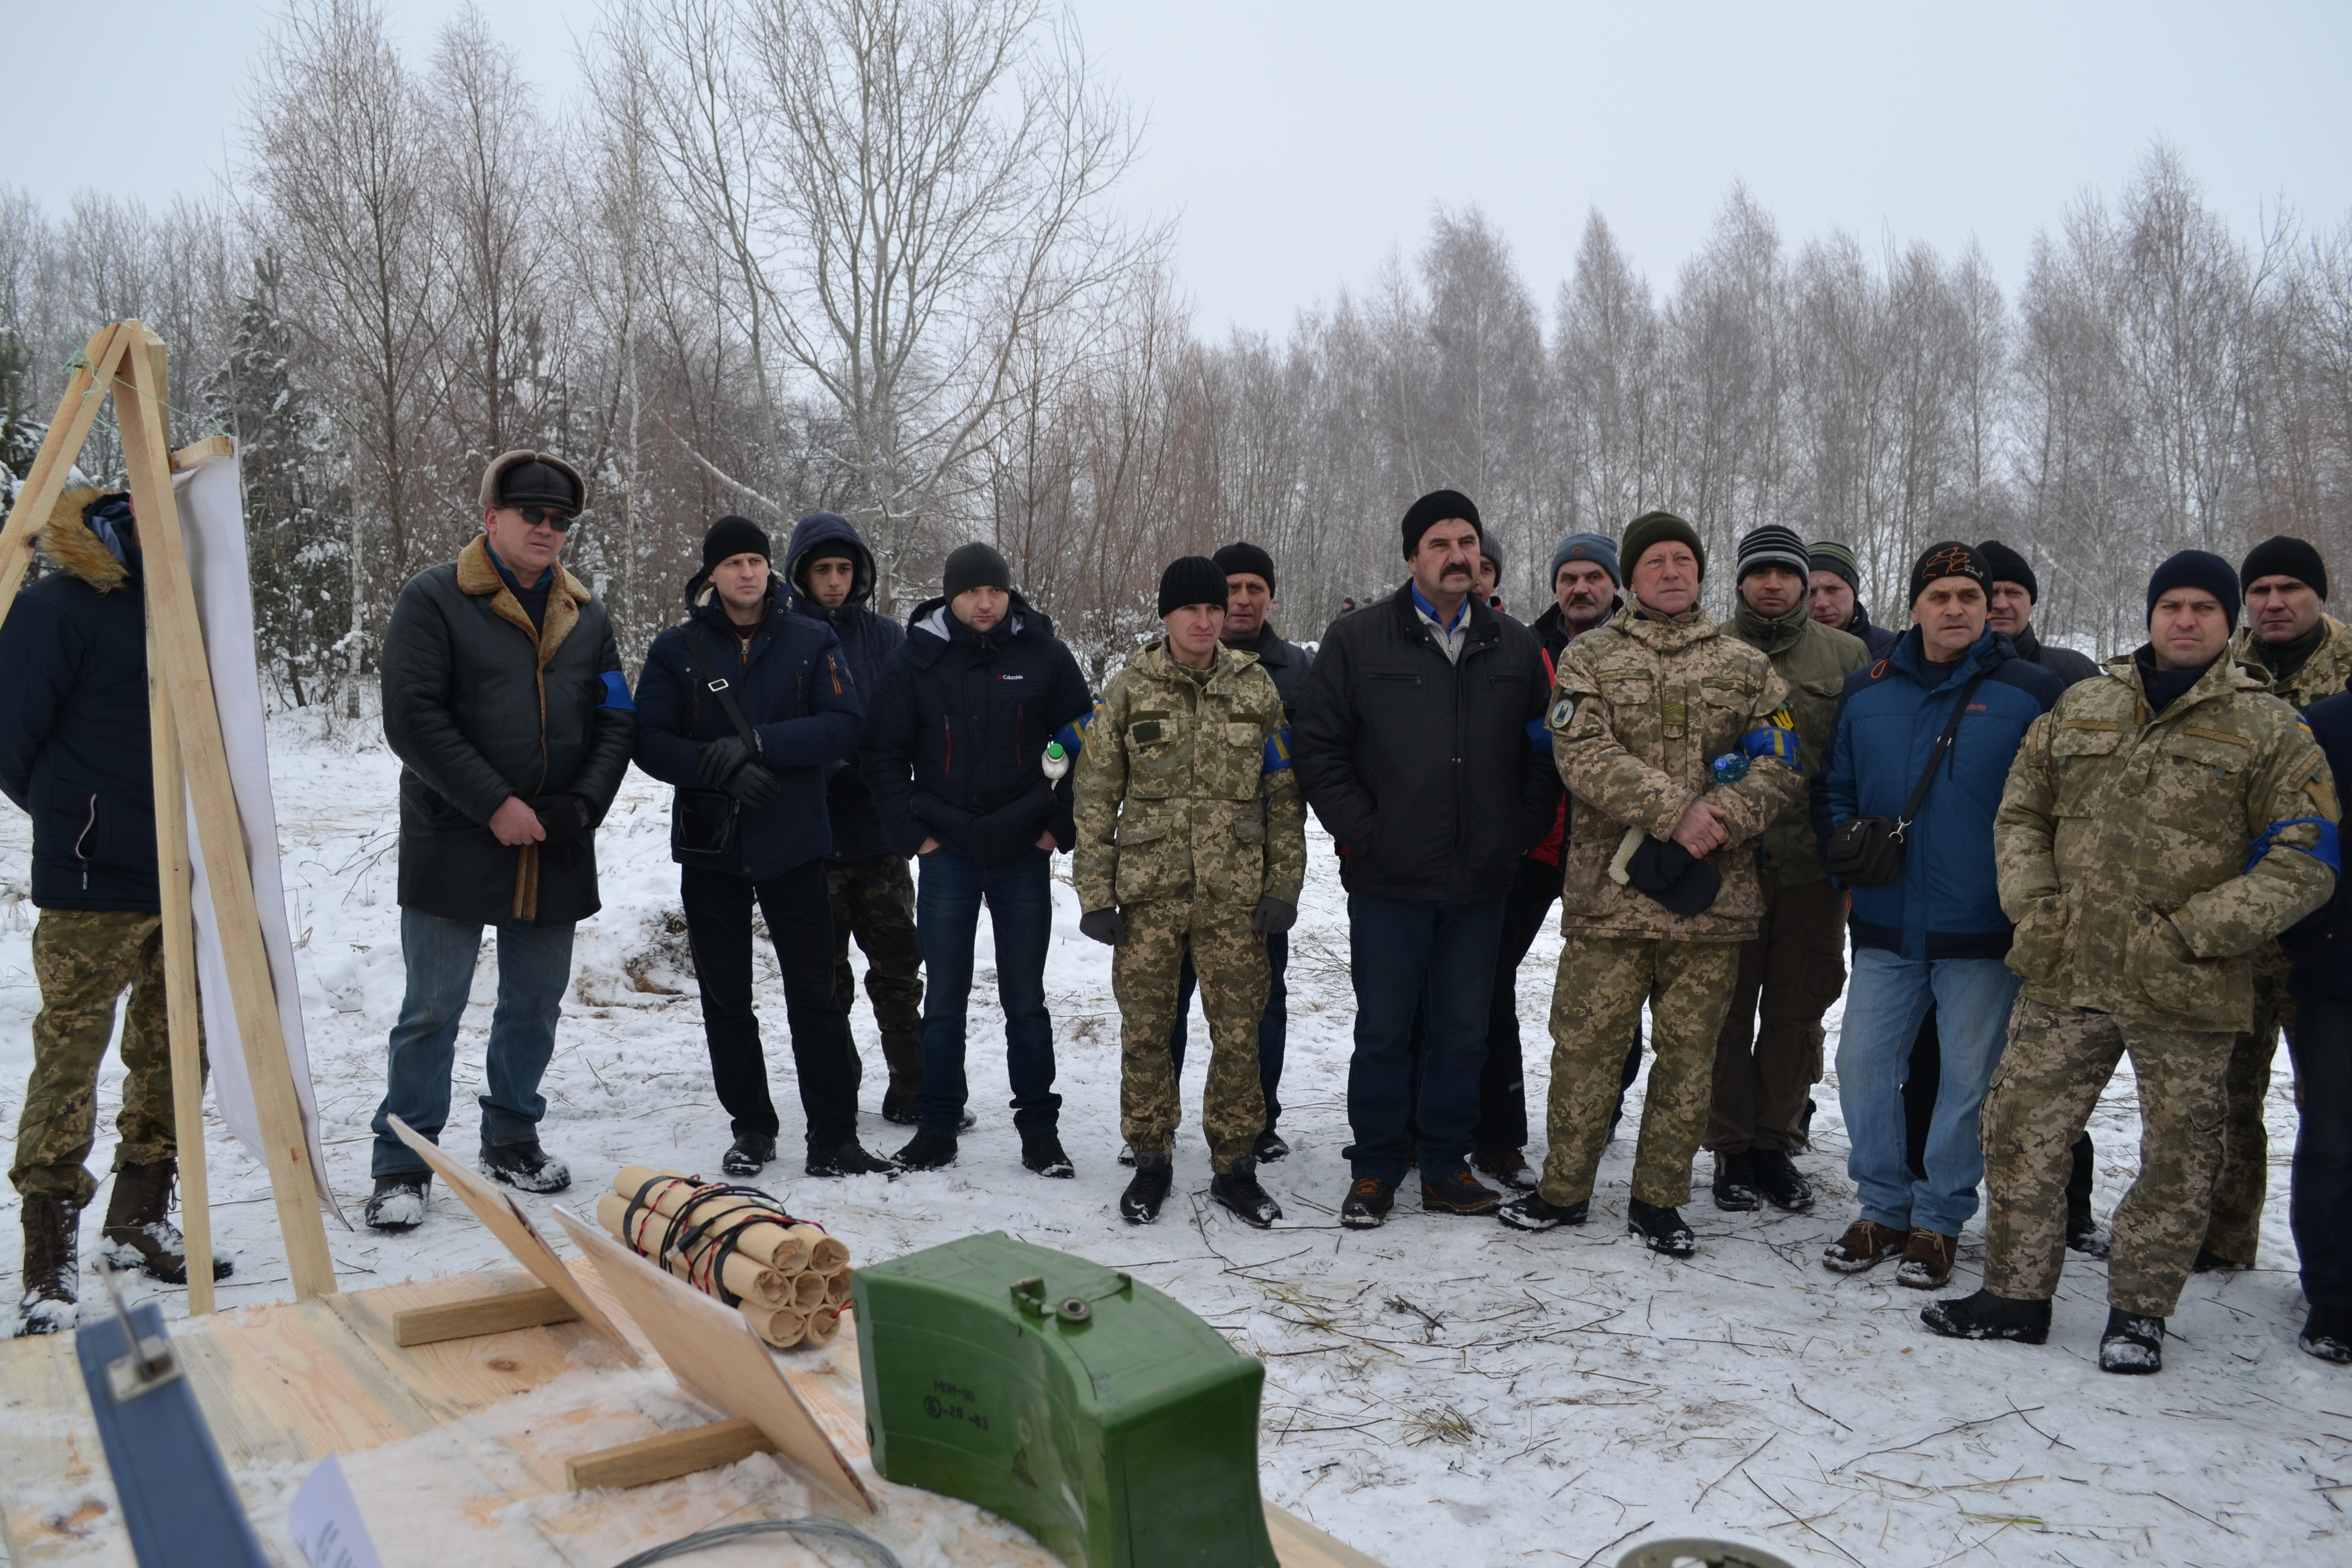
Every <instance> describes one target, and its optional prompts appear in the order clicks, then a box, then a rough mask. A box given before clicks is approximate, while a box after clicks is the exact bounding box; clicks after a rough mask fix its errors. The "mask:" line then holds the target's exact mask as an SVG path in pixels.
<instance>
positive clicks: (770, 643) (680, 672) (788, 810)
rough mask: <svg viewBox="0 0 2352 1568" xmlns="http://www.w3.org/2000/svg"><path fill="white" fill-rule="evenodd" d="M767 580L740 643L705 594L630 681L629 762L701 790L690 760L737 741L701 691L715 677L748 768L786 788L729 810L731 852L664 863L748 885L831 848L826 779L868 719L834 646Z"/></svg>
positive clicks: (824, 629)
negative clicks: (738, 727)
mask: <svg viewBox="0 0 2352 1568" xmlns="http://www.w3.org/2000/svg"><path fill="white" fill-rule="evenodd" d="M770 582H771V584H773V582H774V580H773V579H770ZM689 664H690V665H691V667H692V668H691V669H690V670H689V668H688V666H689ZM713 679H723V680H725V681H726V682H727V683H728V688H727V690H728V695H729V696H730V697H732V698H734V699H735V706H736V707H737V708H738V709H739V710H741V712H742V714H743V721H744V722H745V723H747V724H749V725H751V733H752V735H753V736H754V737H755V738H756V739H757V740H758V742H759V756H758V759H757V762H756V763H755V765H757V766H761V767H765V768H766V769H768V771H769V772H771V773H774V774H775V775H776V779H777V782H778V783H780V784H782V785H783V789H782V793H780V794H779V795H777V796H776V798H775V799H773V800H772V801H770V802H769V803H768V804H767V805H763V806H761V807H759V808H757V809H756V810H755V809H752V808H751V807H748V806H746V807H740V808H739V809H738V812H737V816H736V832H735V848H734V850H733V851H732V852H731V853H730V854H727V855H724V856H719V855H698V854H692V853H688V852H685V851H681V850H678V849H677V848H675V847H673V848H672V850H671V852H670V858H671V859H673V860H676V861H677V863H678V864H680V865H682V866H696V867H699V868H702V869H704V870H708V871H729V872H732V873H733V874H734V875H736V876H738V877H744V878H748V879H751V881H754V882H764V881H766V880H767V879H769V878H771V877H781V876H782V875H783V874H784V873H785V872H787V871H789V870H792V869H793V868H794V867H796V866H804V865H806V864H807V863H808V862H810V861H811V860H814V859H816V858H818V857H820V856H822V855H824V854H825V853H826V852H827V851H828V850H830V849H831V848H832V847H833V842H834V840H833V835H832V832H831V829H830V826H829V819H828V816H827V814H826V810H825V775H826V773H828V772H829V771H830V770H831V769H833V768H835V767H837V766H839V765H840V764H841V763H845V762H847V761H848V759H849V758H850V756H851V755H852V754H853V753H854V752H856V749H857V727H858V724H859V723H860V722H861V721H863V720H864V718H865V716H866V702H865V700H864V699H863V698H862V697H860V696H859V695H858V691H857V686H856V681H854V680H853V679H851V678H850V675H849V671H848V669H847V668H846V667H845V662H844V660H843V658H842V655H841V639H840V638H839V637H835V635H834V632H833V628H832V627H831V626H826V625H825V624H824V622H823V621H814V620H811V619H809V618H808V617H807V616H797V615H794V614H793V612H792V611H790V610H787V609H785V608H784V607H783V605H782V603H781V602H780V600H779V598H778V596H777V595H775V594H774V593H773V591H772V589H771V593H770V596H769V600H768V607H767V614H766V615H765V616H763V617H762V618H761V622H760V625H759V626H758V627H757V629H755V630H754V631H753V632H752V634H751V638H750V640H749V641H746V640H745V639H744V638H743V637H742V636H741V635H740V633H739V632H738V630H737V629H736V627H735V625H734V623H733V622H731V621H730V620H729V619H728V617H727V610H726V607H725V606H724V605H720V604H719V599H718V595H710V596H709V598H708V599H706V600H705V601H704V603H703V604H702V605H701V606H700V607H699V608H698V609H696V610H694V611H692V612H691V613H690V614H688V616H687V617H686V619H685V621H684V622H683V623H681V624H680V625H677V626H672V627H670V628H669V629H668V630H667V631H666V632H664V633H662V634H661V635H660V636H659V637H656V638H654V645H653V647H650V648H648V649H646V668H644V670H642V671H641V672H640V673H639V674H638V676H637V741H636V747H635V752H634V754H635V758H636V763H637V766H639V767H641V768H643V769H645V770H646V772H647V773H651V774H653V776H654V777H656V778H657V779H659V780H661V782H662V783H664V784H671V785H674V786H676V787H677V789H678V790H680V791H681V792H683V791H686V790H700V789H708V788H709V785H707V784H703V783H702V782H701V781H700V780H699V779H698V777H697V776H696V773H695V763H696V761H697V759H698V757H699V756H700V754H701V752H702V748H703V747H704V746H705V745H707V744H709V742H712V741H717V740H721V739H724V738H725V737H727V736H729V735H732V734H734V733H735V724H734V721H732V720H730V718H728V716H727V709H726V706H725V704H723V703H721V702H720V701H719V699H718V697H717V696H716V695H714V694H713V693H712V692H711V690H710V689H709V685H710V682H711V681H712V680H713ZM673 809H676V807H675V805H673Z"/></svg>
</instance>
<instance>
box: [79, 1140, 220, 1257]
mask: <svg viewBox="0 0 2352 1568" xmlns="http://www.w3.org/2000/svg"><path fill="white" fill-rule="evenodd" d="M179 1174H180V1163H179V1161H177V1160H158V1161H156V1162H154V1163H152V1164H148V1165H125V1166H123V1167H122V1168H121V1170H119V1171H117V1172H115V1173H114V1194H113V1196H111V1197H110V1198H109V1199H107V1202H106V1225H105V1226H104V1227H103V1228H102V1229H101V1230H100V1232H99V1236H100V1239H102V1240H103V1241H104V1242H105V1243H106V1246H107V1256H108V1258H109V1260H110V1261H111V1262H112V1263H113V1264H114V1266H115V1267H116V1268H131V1267H132V1266H133V1265H136V1266H137V1267H138V1268H143V1269H145V1270H146V1271H147V1272H148V1273H149V1274H150V1275H152V1276H153V1277H154V1278H155V1279H161V1280H163V1282H164V1283H165V1284H167V1285H184V1284H186V1283H187V1282H188V1244H187V1241H186V1239H185V1238H184V1237H182V1236H181V1235H180V1227H179V1226H175V1225H173V1223H172V1184H173V1181H175V1180H176V1179H178V1177H179ZM230 1268H232V1265H231V1264H230V1263H229V1261H228V1259H226V1258H214V1259H213V1278H214V1279H227V1278H228V1275H229V1270H230Z"/></svg>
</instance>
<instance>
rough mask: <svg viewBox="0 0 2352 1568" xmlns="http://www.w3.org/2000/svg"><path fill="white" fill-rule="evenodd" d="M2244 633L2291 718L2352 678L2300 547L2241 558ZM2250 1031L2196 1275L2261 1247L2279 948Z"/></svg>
mask: <svg viewBox="0 0 2352 1568" xmlns="http://www.w3.org/2000/svg"><path fill="white" fill-rule="evenodd" d="M2238 581H2239V584H2241V586H2242V587H2243V589H2244V590H2245V595H2246V624H2245V625H2244V626H2242V627H2240V628H2239V629H2238V634H2237V636H2236V637H2234V638H2232V639H2231V644H2230V654H2231V658H2235V659H2236V660H2237V661H2238V663H2239V664H2240V665H2242V666H2243V667H2244V668H2246V670H2247V671H2248V672H2249V673H2250V674H2252V675H2255V676H2258V677H2260V678H2261V679H2265V680H2268V681H2269V682H2270V683H2271V695H2273V697H2277V698H2281V699H2283V700H2285V701H2286V702H2287V703H2288V704H2290V705H2291V706H2292V707H2294V709H2295V710H2296V711H2297V712H2300V711H2302V710H2304V709H2305V708H2308V707H2310V706H2311V705H2312V704H2313V703H2315V702H2316V701H2318V700H2320V699H2321V698H2323V697H2333V696H2335V695H2336V693H2337V692H2339V691H2341V690H2343V689H2344V683H2345V679H2346V677H2347V676H2352V626H2346V625H2345V624H2344V623H2343V622H2342V621H2339V620H2337V619H2336V617H2335V616H2331V615H2328V614H2326V612H2325V611H2323V610H2321V608H2320V605H2323V604H2325V603H2326V600H2327V563H2326V561H2324V560H2322V559H2321V558H2320V554H2319V552H2318V551H2317V550H2315V549H2314V548H2312V546H2311V545H2309V544H2307V543H2305V542H2304V541H2302V540H2300V539H2290V538H2288V537H2286V536H2285V535H2284V534H2280V535H2279V536H2278V537H2276V538H2274V539H2267V540H2264V541H2263V542H2262V543H2260V544H2257V545H2255V546H2254V547H2253V549H2252V551H2250V552H2247V555H2246V559H2245V562H2244V563H2243V564H2242V565H2241V566H2240V567H2239V568H2238ZM2255 960H2256V962H2255V966H2254V1013H2253V1021H2252V1027H2251V1028H2249V1029H2248V1030H2247V1032H2246V1033H2244V1034H2242V1035H2240V1036H2239V1037H2238V1043H2237V1045H2236V1046H2235V1047H2232V1048H2231V1052H2230V1117H2229V1120H2228V1121H2226V1122H2225V1123H2223V1125H2222V1129H2221V1174H2220V1175H2218V1176H2216V1177H2215V1178H2214V1180H2213V1218H2212V1221H2211V1224H2210V1226H2209V1228H2208V1229H2207V1230H2206V1232H2205V1244H2204V1245H2203V1246H2202V1247H2200V1248H2198V1252H2197V1268H2198V1270H2199V1271H2200V1272H2203V1271H2204V1270H2207V1269H2212V1268H2252V1267H2253V1266H2254V1254H2255V1253H2256V1252H2257V1251H2258V1250H2260V1247H2261V1242H2262V1237H2263V1195H2264V1194H2265V1192H2266V1191H2267V1189H2268V1188H2269V1186H2270V1175H2271V1171H2270V1134H2269V1131H2268V1130H2267V1129H2265V1128H2264V1126H2263V1101H2265V1100H2268V1099H2269V1098H2270V1092H2271V1063H2272V1062H2273V1061H2275V1060H2276V1059H2277V1058H2278V1046H2279V1032H2280V1031H2281V1030H2282V1029H2284V1031H2285V1032H2286V1033H2287V1034H2289V1035H2293V1034H2294V998H2293V997H2291V996H2289V995H2288V994H2287V989H2286V980H2287V971H2288V970H2289V968H2290V967H2292V966H2291V965H2290V964H2289V963H2288V962H2287V958H2286V954H2285V953H2284V952H2281V951H2280V950H2279V947H2278V944H2277V943H2275V942H2273V943H2270V944H2268V945H2266V946H2264V947H2263V949H2262V950H2261V951H2260V952H2258V953H2257V954H2256V955H2255Z"/></svg>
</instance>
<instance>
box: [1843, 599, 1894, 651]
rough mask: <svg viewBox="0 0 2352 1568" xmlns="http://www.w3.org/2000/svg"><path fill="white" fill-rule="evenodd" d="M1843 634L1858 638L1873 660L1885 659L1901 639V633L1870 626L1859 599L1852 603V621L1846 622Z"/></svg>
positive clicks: (1868, 614)
mask: <svg viewBox="0 0 2352 1568" xmlns="http://www.w3.org/2000/svg"><path fill="white" fill-rule="evenodd" d="M1845 633H1846V636H1848V637H1860V638H1861V639H1862V643H1863V646H1864V647H1866V648H1868V649H1870V657H1871V658H1885V657H1886V656H1887V655H1888V654H1890V653H1892V652H1894V651H1895V644H1896V643H1897V642H1899V641H1901V640H1902V637H1903V634H1902V633H1901V632H1898V631H1891V630H1889V629H1888V628H1886V627H1885V626H1873V625H1871V624H1870V612H1869V611H1868V610H1866V609H1864V608H1863V604H1862V601H1861V600H1860V599H1856V600H1855V601H1854V602H1853V619H1852V620H1850V621H1848V622H1846V624H1845Z"/></svg>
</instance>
